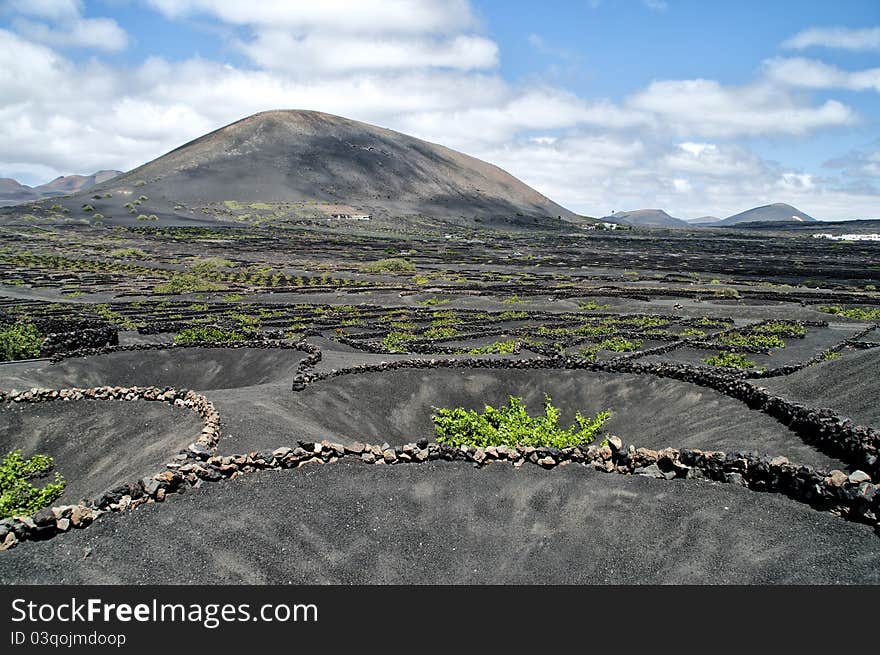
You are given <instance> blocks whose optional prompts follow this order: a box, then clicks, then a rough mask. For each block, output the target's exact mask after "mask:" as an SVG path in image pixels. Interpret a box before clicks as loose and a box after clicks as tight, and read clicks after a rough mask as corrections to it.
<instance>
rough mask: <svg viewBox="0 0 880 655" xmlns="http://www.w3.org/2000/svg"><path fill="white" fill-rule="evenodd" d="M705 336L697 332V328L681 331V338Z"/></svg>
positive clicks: (699, 331) (701, 332)
mask: <svg viewBox="0 0 880 655" xmlns="http://www.w3.org/2000/svg"><path fill="white" fill-rule="evenodd" d="M705 334H706V333H705V332H703V331H702V330H698V329H697V328H685V329H684V330H682V331H681V336H683V337H702V336H705Z"/></svg>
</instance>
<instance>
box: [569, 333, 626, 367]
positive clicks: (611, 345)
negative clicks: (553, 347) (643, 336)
mask: <svg viewBox="0 0 880 655" xmlns="http://www.w3.org/2000/svg"><path fill="white" fill-rule="evenodd" d="M641 347H642V342H641V340H639V339H633V340H629V339H625V338H624V337H611V338H610V339H604V340H603V341H600V342H599V343H594V344H592V345H589V346H584V347H583V348H581V349H580V350H578V356H579V357H583V358H584V359H589V360H590V361H591V362H592V361H595V359H596V355H598V354H599V351H600V350H610V351H612V352H618V353H622V352H631V351H633V350H638V349H639V348H641Z"/></svg>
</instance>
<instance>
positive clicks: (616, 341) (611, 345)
mask: <svg viewBox="0 0 880 655" xmlns="http://www.w3.org/2000/svg"><path fill="white" fill-rule="evenodd" d="M599 347H600V348H602V350H610V351H612V352H616V353H625V352H631V351H633V350H638V349H639V348H641V347H642V341H641V339H633V340H632V341H630V340H629V339H625V338H623V337H611V338H610V339H605V340H604V341H602V342H601V343H600V344H599Z"/></svg>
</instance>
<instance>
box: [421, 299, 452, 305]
mask: <svg viewBox="0 0 880 655" xmlns="http://www.w3.org/2000/svg"><path fill="white" fill-rule="evenodd" d="M419 304H420V305H422V306H423V307H435V306H437V305H447V304H449V298H425V299H424V300H420V301H419Z"/></svg>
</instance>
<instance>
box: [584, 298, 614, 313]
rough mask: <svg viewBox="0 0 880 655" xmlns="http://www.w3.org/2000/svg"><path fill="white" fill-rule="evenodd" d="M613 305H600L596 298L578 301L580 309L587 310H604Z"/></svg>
mask: <svg viewBox="0 0 880 655" xmlns="http://www.w3.org/2000/svg"><path fill="white" fill-rule="evenodd" d="M609 307H611V305H600V304H599V303H597V302H596V301H595V300H589V301H581V302H579V303H578V309H581V310H582V311H585V312H602V311H605V310H606V309H608V308H609Z"/></svg>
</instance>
